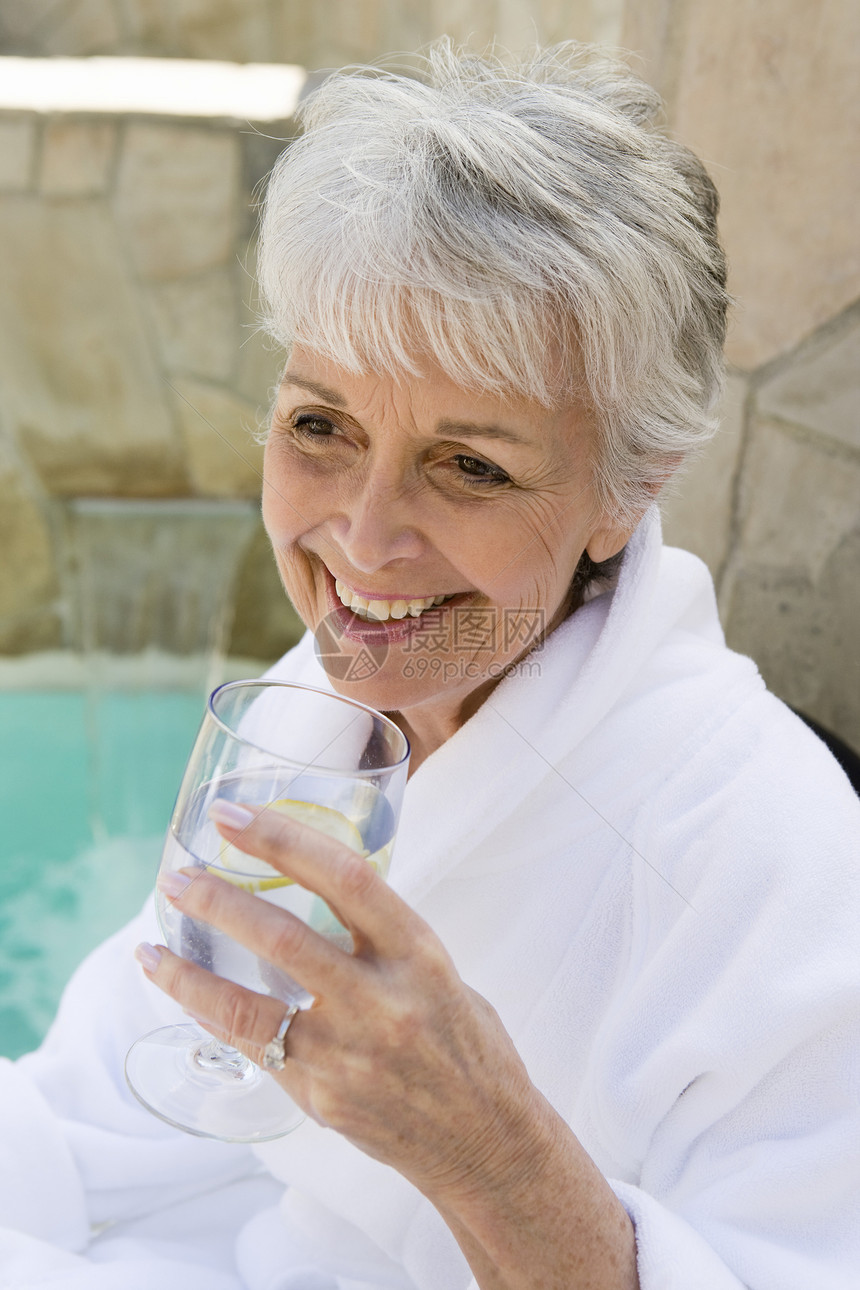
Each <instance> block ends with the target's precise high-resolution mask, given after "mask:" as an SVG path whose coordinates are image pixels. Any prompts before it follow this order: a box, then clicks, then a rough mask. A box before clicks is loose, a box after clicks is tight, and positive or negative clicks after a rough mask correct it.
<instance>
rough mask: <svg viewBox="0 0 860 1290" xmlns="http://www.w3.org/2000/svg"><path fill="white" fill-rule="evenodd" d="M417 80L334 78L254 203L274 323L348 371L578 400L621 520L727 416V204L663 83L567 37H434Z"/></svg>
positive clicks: (361, 72)
mask: <svg viewBox="0 0 860 1290" xmlns="http://www.w3.org/2000/svg"><path fill="white" fill-rule="evenodd" d="M423 73H424V75H423V79H422V80H418V79H416V78H414V77H412V76H404V75H396V74H393V73H388V72H384V71H381V70H380V69H370V68H359V69H351V70H350V69H347V70H346V71H343V72H338V73H336V74H334V75H332V76H330V77H329V78H328V79H327V80H326V81H325V82H324V83H323V84H322V85H321V87H320V88H319V89H317V90H316V91H315V92H314V93H313V94H312V95H311V96H310V97H309V99H308V100H307V101H306V103H305V104H304V105H303V107H302V109H301V124H302V126H303V131H304V132H303V134H302V135H301V136H300V137H299V138H298V139H297V140H296V141H295V142H293V143H291V144H290V146H289V147H288V148H287V150H286V151H285V152H284V153H283V155H282V156H281V157H280V159H279V161H278V163H277V165H276V167H275V169H274V171H273V174H272V176H271V179H270V182H269V186H268V191H267V195H266V198H265V203H264V211H263V219H262V229H261V246H260V256H259V275H260V285H261V294H262V299H263V302H264V310H265V319H264V325H265V327H266V329H267V330H268V331H269V332H270V333H271V334H272V336H273V337H274V338H275V339H276V340H277V341H278V342H279V343H280V344H282V345H284V346H285V347H286V348H289V347H290V346H291V345H292V344H294V343H300V344H301V345H303V346H307V347H309V348H310V349H312V350H313V351H315V352H317V353H319V354H321V355H323V356H325V357H326V358H329V359H331V360H333V361H335V362H336V363H337V364H338V365H339V366H342V367H345V368H346V369H348V370H350V371H353V372H356V373H366V372H368V371H381V372H385V373H387V374H391V375H397V374H403V373H410V374H418V373H420V371H421V357H422V355H429V356H430V358H431V359H433V360H434V361H435V362H436V363H438V364H439V366H440V367H441V368H442V370H443V371H444V372H445V373H446V374H447V375H448V376H449V377H450V378H451V379H452V380H453V381H455V382H456V383H457V384H459V385H461V386H463V387H465V388H469V389H474V390H476V391H480V392H491V391H495V392H499V393H502V394H504V393H516V394H520V395H525V396H526V397H529V398H533V399H535V400H538V401H540V402H542V403H543V404H545V405H546V406H548V407H551V406H557V405H558V404H559V403H561V402H562V401H564V400H566V399H569V398H571V397H578V398H586V399H587V401H588V402H589V404H590V406H591V407H592V408H593V410H594V412H595V414H596V417H597V424H598V428H599V445H600V446H599V450H598V457H599V460H598V461H597V463H596V467H597V487H598V491H599V496H600V501H601V503H602V504H603V505H604V506H606V507H607V508H609V509H610V510H611V511H612V513H613V514H615V515H617V516H619V517H622V518H630V517H632V516H634V515H636V514H638V513H639V512H640V511H641V509H642V508H643V506H644V505H645V504H646V503H647V500H648V499H649V497H650V495H651V492H652V491H653V488H654V486H655V485H656V484H659V483H660V482H662V480H663V479H664V478H665V477H666V476H667V475H668V474H669V473H671V471H672V469H673V467H674V466H675V465H677V464H678V461H679V460H680V459H681V458H683V457H684V456H685V455H686V454H687V453H689V452H690V451H691V450H692V449H694V448H695V447H697V446H698V445H699V444H701V443H703V442H704V441H705V440H706V439H707V438H708V437H709V436H710V435H711V433H712V432H713V430H714V429H715V428H716V421H715V416H714V411H715V405H716V402H717V400H718V396H719V392H720V387H721V381H722V346H723V340H724V336H725V315H726V307H727V303H728V297H727V295H726V290H725V262H724V258H723V255H722V251H721V249H720V246H719V243H718V241H717V237H716V215H717V206H718V199H717V195H716V191H715V189H714V187H713V184H712V183H711V181H710V179H709V177H708V175H707V173H706V172H705V170H704V167H703V166H702V165H701V163H700V162H699V161H698V159H697V158H696V157H695V156H694V155H693V154H692V153H691V152H689V151H688V150H687V149H686V148H684V147H682V146H681V145H679V144H677V143H675V142H673V141H672V140H670V139H669V138H667V137H666V135H665V134H664V133H663V132H662V131H661V130H660V128H659V127H658V125H657V124H656V122H657V119H658V115H659V112H660V100H659V98H658V97H657V95H656V93H655V92H654V91H653V90H651V89H650V88H649V87H648V86H647V85H645V84H644V83H643V82H642V81H641V80H639V79H638V78H637V77H635V76H634V75H633V74H632V73H631V72H630V71H629V70H628V69H627V68H626V67H624V66H623V65H621V64H618V63H615V62H613V61H609V60H607V59H606V58H600V57H597V56H596V55H595V52H594V51H593V50H592V49H590V48H587V47H582V46H578V45H574V44H573V43H566V44H563V45H559V46H555V47H553V48H551V49H546V50H542V51H538V52H537V53H535V54H534V55H533V56H531V57H529V58H528V59H527V60H523V61H521V62H518V63H516V64H510V63H505V62H503V61H502V60H501V59H500V58H497V57H496V56H495V55H488V56H484V57H480V58H479V57H476V56H474V55H471V54H467V53H463V52H461V51H457V50H455V49H454V48H452V46H451V44H450V42H448V41H447V40H443V41H440V42H438V43H436V44H435V45H434V46H431V48H430V50H429V52H428V54H427V56H426V58H425V60H424V65H423Z"/></svg>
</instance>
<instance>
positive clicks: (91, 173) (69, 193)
mask: <svg viewBox="0 0 860 1290" xmlns="http://www.w3.org/2000/svg"><path fill="white" fill-rule="evenodd" d="M115 142H116V127H115V125H114V124H113V122H111V121H76V120H74V119H73V118H68V117H52V118H51V119H50V120H49V121H47V122H46V124H45V129H44V134H43V138H42V164H41V175H40V182H39V186H40V188H41V190H42V192H43V193H45V194H46V195H47V196H49V197H80V196H82V195H89V194H93V193H103V192H105V191H106V190H107V188H108V185H109V181H110V167H111V162H112V161H113V154H114V145H115Z"/></svg>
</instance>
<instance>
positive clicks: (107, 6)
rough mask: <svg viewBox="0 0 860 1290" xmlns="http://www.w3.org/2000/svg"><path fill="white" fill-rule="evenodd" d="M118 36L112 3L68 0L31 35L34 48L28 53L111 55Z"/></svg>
mask: <svg viewBox="0 0 860 1290" xmlns="http://www.w3.org/2000/svg"><path fill="white" fill-rule="evenodd" d="M28 2H29V0H28ZM121 36H122V33H121V31H120V28H119V23H118V21H117V14H116V10H115V5H114V3H113V0H71V3H66V4H64V5H61V6H58V7H57V9H56V11H55V12H54V13H53V14H52V15H51V20H50V22H47V23H45V24H43V25H41V26H40V27H39V28H38V31H37V32H36V33H34V36H31V40H35V43H36V46H37V48H36V49H35V50H32V51H28V52H37V53H40V54H61V55H65V56H66V57H82V56H84V55H86V54H113V53H116V52H117V50H118V46H119V43H120V39H121Z"/></svg>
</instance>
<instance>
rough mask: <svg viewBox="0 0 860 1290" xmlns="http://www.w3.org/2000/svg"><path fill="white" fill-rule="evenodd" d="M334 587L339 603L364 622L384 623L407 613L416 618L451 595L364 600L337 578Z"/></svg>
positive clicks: (448, 598)
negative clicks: (412, 598)
mask: <svg viewBox="0 0 860 1290" xmlns="http://www.w3.org/2000/svg"><path fill="white" fill-rule="evenodd" d="M334 587H335V591H336V592H337V594H338V597H339V599H340V602H341V604H343V605H346V607H347V609H351V610H352V612H353V613H354V614H358V616H359V618H363V619H364V620H365V621H366V622H377V623H384V622H386V621H387V620H388V619H389V618H394V619H395V620H396V619H400V618H406V616H407V615H408V616H409V617H410V618H417V617H418V616H419V615H420V614H422V613H423V612H424V610H425V609H430V608H431V606H435V605H441V604H444V602H445V601H446V600H451V599H452V597H451V596H425V597H423V598H419V599H416V600H365V598H364V596H359V595H356V593H355V592H354V591H351V590H350V589H349V587H347V586H346V584H345V583H343V582H341V581H340V579H339V578H336V579H335V584H334Z"/></svg>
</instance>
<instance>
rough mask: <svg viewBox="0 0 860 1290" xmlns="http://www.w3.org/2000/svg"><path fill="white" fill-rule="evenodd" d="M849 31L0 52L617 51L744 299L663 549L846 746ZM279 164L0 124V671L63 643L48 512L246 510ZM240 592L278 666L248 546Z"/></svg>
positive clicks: (388, 13)
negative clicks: (674, 553)
mask: <svg viewBox="0 0 860 1290" xmlns="http://www.w3.org/2000/svg"><path fill="white" fill-rule="evenodd" d="M858 28H860V8H858V6H857V5H856V4H855V3H854V0H819V2H818V3H817V4H816V5H814V6H813V5H810V4H809V2H808V0H760V2H759V3H757V4H755V5H751V4H749V3H748V0H723V2H722V3H721V4H720V5H714V4H712V3H710V2H709V0H567V2H566V3H565V0H532V2H531V3H528V2H527V0H475V3H473V4H471V5H470V6H468V7H464V6H463V5H459V4H458V5H453V4H451V3H450V0H429V3H424V4H420V5H419V4H417V3H395V2H394V0H351V3H348V2H347V0H331V3H328V4H320V5H311V4H308V3H307V2H306V0H29V2H28V3H27V4H26V5H22V4H18V3H14V2H12V0H0V50H2V52H5V53H29V54H42V53H62V54H88V53H104V54H111V53H128V54H131V53H146V54H163V55H176V56H185V57H189V56H190V57H201V58H234V59H238V60H247V59H251V60H257V59H259V60H278V59H280V60H282V61H289V62H299V63H303V64H305V65H307V66H311V67H319V66H326V65H332V64H335V63H340V62H343V61H351V60H361V59H367V58H372V57H376V56H378V55H380V54H382V53H384V52H386V51H387V50H396V49H410V48H415V47H416V46H417V45H418V44H420V43H421V42H422V41H425V40H427V39H429V38H431V37H432V36H434V35H436V34H439V33H440V32H442V31H445V30H447V31H449V32H450V33H451V34H452V35H453V36H455V37H465V36H468V35H470V34H471V35H472V37H473V39H474V40H475V42H476V43H477V44H481V43H483V42H484V41H485V40H487V39H488V38H489V37H490V36H492V35H493V34H496V35H497V36H498V37H499V39H500V40H501V41H502V43H507V44H508V45H510V46H512V47H522V46H524V45H526V44H528V43H529V42H530V41H531V40H532V39H534V38H535V37H537V38H539V39H544V40H550V39H556V38H561V37H565V36H574V37H577V38H579V39H607V40H610V41H611V40H613V39H620V42H621V44H622V45H624V46H627V47H628V48H630V49H632V50H633V51H635V52H636V54H637V55H638V63H637V66H638V68H639V69H640V70H641V71H642V73H643V75H645V76H646V78H648V79H650V80H652V81H653V82H654V83H655V84H656V85H657V87H658V89H660V91H661V92H662V93H663V95H664V97H665V99H666V102H667V112H668V122H669V126H670V128H671V129H672V131H673V132H674V133H675V134H676V135H677V136H678V137H679V138H681V139H683V140H684V141H685V142H688V143H689V144H690V145H691V146H692V147H693V148H695V149H696V150H697V151H698V152H699V153H700V155H702V156H703V158H704V159H705V160H706V162H707V163H708V165H709V166H710V169H711V171H712V173H713V175H714V178H715V179H716V181H717V184H718V186H719V188H720V190H721V193H722V198H723V213H722V220H721V223H722V229H723V235H724V240H725V242H726V246H727V250H728V254H729V260H730V272H731V278H730V285H731V289H732V291H733V293H734V296H735V298H736V301H737V303H736V307H735V310H734V317H733V324H732V330H731V336H730V340H729V348H728V353H729V359H730V364H731V371H730V379H729V382H728V388H727V394H726V402H725V408H724V425H723V429H722V432H721V434H720V435H719V436H718V437H717V439H716V440H715V441H714V442H713V444H712V445H711V447H710V448H709V449H708V451H707V452H706V453H705V454H704V455H703V456H702V457H701V458H700V459H699V460H698V461H696V462H695V463H693V464H692V466H691V467H690V469H689V470H688V471H687V473H686V475H685V477H684V479H683V480H682V481H681V482H680V483H679V484H677V485H676V486H675V488H674V489H673V490H672V492H671V493H670V494H669V495H668V496H667V498H666V501H665V505H664V511H665V517H666V531H667V535H668V538H669V539H670V540H671V541H674V542H676V543H678V544H679V545H683V546H686V547H688V548H690V549H692V550H694V551H696V552H698V553H699V554H700V555H701V556H702V557H703V558H704V559H705V560H706V561H707V563H708V564H709V566H710V568H711V569H712V571H713V573H714V576H715V579H716V582H717V587H718V592H719V597H720V602H721V608H722V613H723V619H724V622H725V624H726V629H727V635H728V638H729V641H730V643H731V644H732V645H733V646H734V647H736V648H738V649H740V650H742V651H744V652H747V653H750V654H751V655H752V656H753V657H754V658H755V659H756V660H757V662H758V663H759V665H760V666H761V668H762V671H763V673H764V675H765V677H766V679H767V681H768V682H769V684H770V685H771V687H772V688H773V689H774V690H775V691H776V692H777V693H778V694H780V695H781V696H782V697H784V698H785V699H787V700H788V701H789V702H791V703H793V704H794V705H796V706H798V707H800V708H802V709H803V710H805V711H806V712H807V713H809V714H810V715H811V716H813V717H815V718H817V719H818V720H820V721H821V722H822V723H823V724H825V725H826V726H829V727H831V728H832V729H834V730H836V731H837V732H838V733H840V734H841V735H842V736H843V738H845V739H847V740H848V741H849V742H851V743H852V744H853V745H854V746H855V747H860V649H858V648H857V640H858V635H860V428H858V405H860V389H858V373H860V302H858V297H860V250H858V244H857V239H856V211H857V209H858V207H860V200H858V199H860V193H858V191H857V187H858V178H860V176H858V170H857V167H856V164H854V160H853V157H854V150H855V147H856V143H855V141H856V139H857V137H858V132H860V131H858V127H860V121H858V119H857V115H858V99H857V95H856V92H855V86H856V80H857V71H858V62H859V61H860V54H858V50H860V30H858ZM288 131H289V126H288V125H287V124H286V123H282V125H281V127H280V129H274V128H270V127H267V128H266V130H265V131H264V133H265V134H278V133H280V134H282V135H287V134H288ZM168 145H169V146H168ZM278 146H279V145H278V143H277V142H271V141H270V140H268V139H266V138H264V137H261V135H259V134H257V133H255V132H254V131H253V130H251V131H249V130H247V128H244V129H243V128H240V127H239V126H237V124H236V123H230V122H219V121H208V122H204V123H201V122H189V121H180V120H174V121H167V120H163V119H162V120H153V119H149V118H141V117H134V116H127V117H123V118H111V119H104V118H98V117H95V116H90V117H83V116H78V117H50V116H48V117H45V116H39V115H37V114H27V113H17V114H10V113H5V114H0V237H2V239H3V242H2V245H3V247H4V248H7V249H8V248H10V247H11V248H14V252H13V253H12V254H4V255H3V256H0V277H2V281H0V291H2V295H3V299H4V301H5V302H6V303H5V305H4V308H3V313H2V317H0V369H1V370H0V381H2V390H3V397H2V400H0V416H2V424H0V503H2V505H0V540H2V541H3V547H4V553H5V555H6V559H5V561H4V565H3V568H2V572H0V651H5V652H7V653H9V652H15V651H23V650H32V649H36V648H44V647H47V646H50V645H62V644H68V643H69V640H70V637H69V631H70V629H69V617H68V611H67V604H68V588H67V586H66V585H65V584H64V582H63V578H64V575H63V572H62V569H63V563H62V560H61V559H60V557H61V556H62V545H63V533H64V529H63V525H62V522H61V521H62V512H63V505H64V499H66V498H68V497H70V496H73V495H77V494H81V493H86V494H102V495H123V494H125V495H140V494H141V493H148V494H150V495H157V496H172V495H182V496H198V497H216V498H217V497H224V498H227V497H242V496H246V497H251V496H253V495H255V494H256V491H257V486H258V481H257V476H256V471H257V470H258V468H259V458H258V457H257V458H255V457H254V456H253V449H252V447H251V445H250V442H249V430H250V428H252V427H253V426H254V425H256V424H257V423H258V422H259V421H260V419H261V418H262V416H263V414H264V409H265V407H266V404H267V397H268V388H269V385H270V383H271V380H272V379H273V375H274V371H275V367H276V356H273V355H272V354H271V353H269V352H267V350H266V348H265V346H264V344H263V343H262V342H261V341H260V339H259V337H257V336H256V335H255V334H254V332H253V328H252V326H251V308H250V305H249V300H250V279H249V273H250V271H251V269H252V263H251V260H252V257H253V214H252V208H251V194H252V191H253V188H254V185H255V184H256V183H257V181H258V180H259V179H260V178H261V177H262V175H263V174H264V173H265V171H266V169H267V168H268V166H269V164H270V162H271V160H272V159H273V157H274V154H275V152H276V151H277V148H278ZM236 448H238V449H239V451H240V453H241V456H239V455H237V453H236V452H235V451H234V449H236ZM239 597H240V605H241V612H240V613H239V614H238V616H237V618H238V621H239V622H240V623H241V624H242V627H241V629H240V633H239V635H237V637H236V638H235V639H234V649H237V650H239V651H241V652H243V653H251V654H256V655H257V656H258V657H259V656H263V657H267V656H268V657H272V656H274V654H275V653H277V652H278V649H279V648H280V647H281V645H282V643H283V642H284V640H285V639H287V638H288V636H289V634H290V632H291V630H294V626H295V625H294V623H293V622H290V620H289V619H288V618H287V616H286V610H285V609H284V608H283V598H282V596H281V593H280V591H279V589H278V587H277V585H276V583H275V580H274V575H273V572H272V568H271V561H270V559H269V557H268V556H267V553H266V550H265V542H264V539H263V538H262V535H261V534H259V533H258V538H257V541H256V544H255V546H254V549H253V551H252V553H251V554H250V555H249V557H248V563H247V565H246V568H245V571H244V574H243V577H242V581H241V584H240V589H239ZM261 615H262V617H261ZM242 633H244V635H243V634H242Z"/></svg>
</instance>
